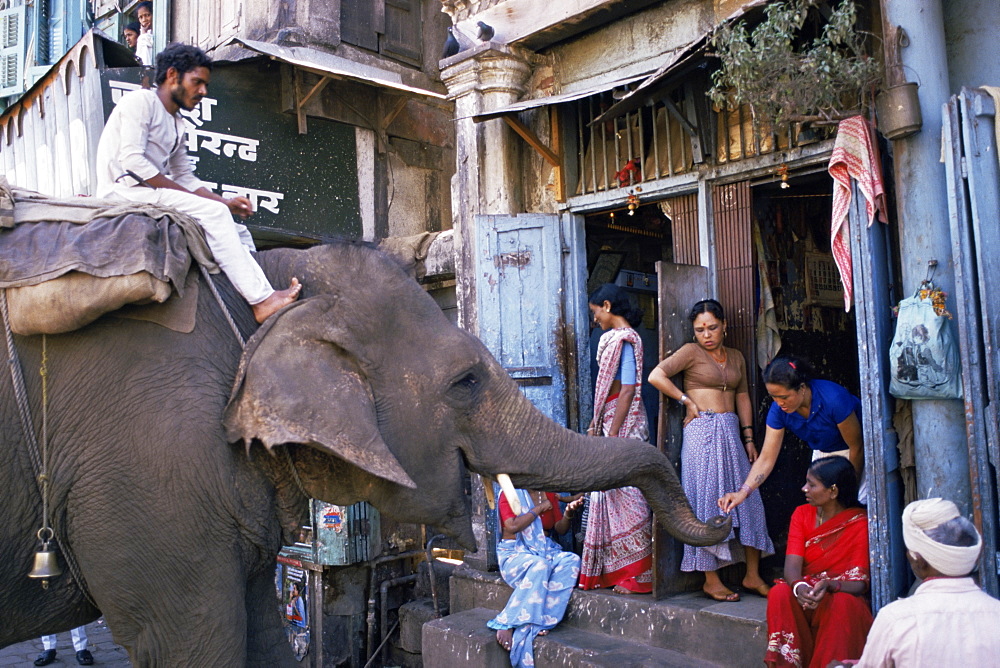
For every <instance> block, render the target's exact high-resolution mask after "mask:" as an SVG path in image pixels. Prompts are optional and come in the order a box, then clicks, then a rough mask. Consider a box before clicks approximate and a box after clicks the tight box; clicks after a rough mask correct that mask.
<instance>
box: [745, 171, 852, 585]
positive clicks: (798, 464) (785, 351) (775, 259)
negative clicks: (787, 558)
mask: <svg viewBox="0 0 1000 668" xmlns="http://www.w3.org/2000/svg"><path fill="white" fill-rule="evenodd" d="M787 176H788V178H787V179H784V178H770V179H768V180H767V181H765V182H763V183H756V184H753V183H752V184H751V193H752V221H751V224H752V226H753V229H752V230H751V234H752V238H753V241H754V245H755V246H757V250H756V252H755V254H754V255H755V263H756V266H757V280H756V283H757V285H756V298H755V303H756V305H757V307H758V309H757V318H758V325H759V324H760V323H759V319H760V318H761V317H762V315H765V314H762V313H761V310H760V304H761V303H762V302H764V303H765V304H767V303H768V298H770V302H771V303H773V313H772V314H767V315H768V317H770V316H771V315H773V320H772V321H771V322H772V323H773V324H774V325H776V328H777V334H776V336H774V337H773V338H774V339H775V341H773V342H772V344H771V346H770V350H771V351H772V354H773V351H774V349H775V348H776V347H777V346H776V345H775V344H777V343H778V341H780V351H779V352H778V353H777V354H778V355H795V356H797V357H803V358H805V359H807V360H808V361H809V362H811V363H812V365H813V367H814V368H815V370H816V373H817V375H818V376H819V377H820V378H825V379H827V380H831V381H833V382H835V383H839V384H840V385H843V386H844V387H845V388H847V390H848V391H850V392H851V393H852V394H854V395H855V396H861V392H860V390H861V388H860V377H859V372H858V369H859V365H858V356H857V350H858V342H857V328H856V323H855V311H854V310H853V309H852V310H851V311H850V312H845V311H844V297H843V286H842V284H841V281H840V275H839V273H838V271H837V267H836V265H835V263H834V261H833V255H832V254H831V252H830V216H831V204H832V192H833V184H832V180H831V179H830V177H829V175H828V174H826V172H825V171H824V172H814V173H811V174H799V175H796V174H795V173H790V174H788V175H787ZM758 234H759V236H757V235H758ZM764 331H765V330H763V329H762V328H761V327H759V326H758V328H757V336H756V337H755V341H756V345H757V357H758V360H757V361H758V365H757V366H756V368H754V370H753V372H754V378H752V379H751V383H756V385H757V392H756V409H757V410H756V416H755V417H756V420H755V422H754V424H755V425H756V426H757V434H756V436H757V442H758V446H759V444H760V443H762V442H763V432H764V427H765V420H766V417H767V411H768V409H769V408H770V405H771V399H770V397H769V396H768V395H767V391H766V390H765V389H764V386H763V376H762V369H761V366H766V364H765V363H766V361H767V357H769V356H770V355H769V353H767V352H766V350H767V346H766V345H761V344H762V343H766V342H763V341H762V339H764V338H766V335H765V334H764ZM811 458H812V450H810V449H809V447H808V446H806V445H805V444H804V443H803V442H802V441H800V440H799V439H798V438H797V437H796V436H794V435H793V434H791V433H790V432H786V434H785V440H784V443H783V445H782V449H781V455H780V456H779V458H778V461H777V463H776V465H775V467H774V471H773V472H772V473H771V475H770V476H769V477H768V479H767V481H765V482H764V484H763V485H762V486H761V490H760V491H761V495H762V498H763V501H764V508H765V511H766V513H767V525H768V531H769V533H770V535H771V538H772V540H773V541H774V545H775V550H776V556H775V557H772V558H771V559H770V560H769V561H768V562H765V563H766V564H767V565H768V566H772V567H774V568H775V569H778V568H780V567H781V564H782V563H783V557H782V555H784V552H785V547H786V545H787V541H788V523H789V521H790V519H791V515H792V512H793V511H794V510H795V508H796V507H797V506H799V505H801V504H802V503H803V502H804V498H803V495H802V492H801V491H800V488H801V487H802V484H803V481H804V479H805V472H806V469H808V467H809V463H810V461H811Z"/></svg>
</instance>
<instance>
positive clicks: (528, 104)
mask: <svg viewBox="0 0 1000 668" xmlns="http://www.w3.org/2000/svg"><path fill="white" fill-rule="evenodd" d="M648 76H649V72H648V71H647V72H646V73H645V74H639V75H636V76H632V77H626V78H624V79H616V80H614V81H608V82H605V83H602V84H596V85H593V86H588V87H587V88H582V89H580V90H577V91H573V92H572V93H562V94H560V95H549V96H548V97H537V98H535V99H533V100H522V101H520V102H515V103H514V104H510V105H507V106H506V107H502V108H500V109H495V110H493V111H487V112H484V113H482V114H476V115H474V116H472V120H473V121H474V122H476V123H482V122H483V121H488V120H490V119H492V118H499V117H500V116H506V115H507V114H515V113H517V112H520V111H527V110H528V109H537V108H538V107H547V106H550V105H553V104H560V103H562V102H572V101H573V100H580V99H582V98H585V97H590V96H591V95H596V94H597V93H603V92H604V91H607V90H611V89H612V88H618V87H620V86H627V85H629V84H632V83H635V82H636V81H641V80H643V79H645V78H647V77H648ZM466 118H468V116H466ZM458 120H460V119H458Z"/></svg>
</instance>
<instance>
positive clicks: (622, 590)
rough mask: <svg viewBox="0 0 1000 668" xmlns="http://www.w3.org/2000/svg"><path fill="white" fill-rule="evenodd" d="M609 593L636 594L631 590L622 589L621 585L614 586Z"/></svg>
mask: <svg viewBox="0 0 1000 668" xmlns="http://www.w3.org/2000/svg"><path fill="white" fill-rule="evenodd" d="M611 591H613V592H614V593H616V594H635V593H636V592H634V591H632V590H631V589H628V588H627V587H623V586H621V585H615V586H614V587H612V589H611Z"/></svg>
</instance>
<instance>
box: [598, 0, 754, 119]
mask: <svg viewBox="0 0 1000 668" xmlns="http://www.w3.org/2000/svg"><path fill="white" fill-rule="evenodd" d="M770 1H771V0H749V1H748V2H745V3H744V4H743V5H741V6H740V8H739V9H737V10H736V11H735V12H733V13H732V14H730V15H729V16H728V17H727V18H726V19H725V21H723V22H722V23H727V22H729V21H735V20H737V19H739V18H741V17H743V16H744V15H745V14H746V13H747V12H749V11H750V10H752V9H756V8H757V7H761V6H763V5H766V4H767V3H768V2H770ZM713 32H715V28H714V27H713V28H712V29H711V30H709V31H707V32H706V33H705V34H704V35H702V36H701V37H699V38H698V39H696V40H693V41H692V42H689V43H688V44H686V45H685V46H682V47H679V48H677V49H675V50H674V51H672V52H671V53H670V55H668V56H667V58H666V60H665V61H664V62H663V64H662V65H660V67H659V68H657V70H656V71H655V72H653V74H651V75H650V76H649V78H647V79H646V80H645V81H643V82H642V83H641V84H639V86H638V87H637V88H636V89H635V90H634V91H632V92H631V93H629V94H628V95H626V96H625V97H623V98H622V99H621V100H619V101H618V102H615V103H614V104H613V105H611V106H610V107H609V108H608V110H607V111H605V112H604V113H603V114H601V115H600V116H598V117H597V118H595V119H594V120H593V121H591V124H595V123H601V122H603V121H606V120H608V119H612V118H617V117H619V116H622V115H623V114H627V113H628V112H630V111H635V110H636V109H638V108H639V107H641V106H642V105H643V103H645V102H646V100H647V99H648V97H649V95H650V93H653V92H655V91H657V90H659V89H660V88H661V87H662V85H663V84H664V83H666V82H667V80H669V79H671V78H673V77H675V76H677V75H680V74H681V73H682V71H684V69H685V66H686V65H690V64H691V63H692V62H694V61H695V59H697V58H701V57H703V56H704V55H705V49H706V47H707V46H708V42H709V39H710V37H711V35H712V33H713Z"/></svg>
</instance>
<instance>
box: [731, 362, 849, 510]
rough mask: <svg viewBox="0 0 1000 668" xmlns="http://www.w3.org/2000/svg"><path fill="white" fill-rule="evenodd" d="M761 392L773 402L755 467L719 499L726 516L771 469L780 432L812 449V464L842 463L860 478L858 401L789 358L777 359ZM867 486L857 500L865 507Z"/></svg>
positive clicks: (778, 443) (808, 368) (781, 435)
mask: <svg viewBox="0 0 1000 668" xmlns="http://www.w3.org/2000/svg"><path fill="white" fill-rule="evenodd" d="M764 386H765V387H766V388H767V393H768V394H770V395H771V398H772V399H774V403H773V404H771V408H770V410H769V411H768V413H767V431H766V433H765V435H764V445H763V447H762V448H761V451H760V455H759V456H758V457H757V461H755V462H754V464H753V466H752V467H751V468H750V473H749V474H748V475H747V479H746V481H745V482H744V483H743V486H742V487H740V489H739V490H738V491H736V492H730V493H729V494H726V495H725V496H723V497H722V498H721V499H719V507H720V508H721V509H722V510H723V511H725V512H729V511H730V510H732V509H733V508H735V507H736V506H738V505H740V504H741V503H743V501H744V500H745V499H746V498H747V496H749V495H750V493H751V492H752V491H753V490H755V489H757V488H758V487H760V485H761V484H762V483H763V482H764V481H765V480H767V476H769V475H770V474H771V471H772V469H774V463H775V461H777V459H778V453H779V452H780V451H781V443H782V440H783V439H784V437H785V429H788V430H789V431H791V432H792V433H793V434H795V435H796V436H798V437H799V438H801V439H802V440H803V441H805V443H806V445H808V446H809V447H810V448H812V449H813V460H814V461H815V460H817V459H820V458H822V457H828V456H831V455H840V456H843V457H847V458H848V459H849V460H850V462H851V464H853V465H854V472H855V473H856V474H857V475H858V477H859V478H860V477H861V474H862V472H863V471H864V463H865V460H864V457H865V451H864V447H863V443H862V440H861V400H860V399H858V398H857V397H855V396H854V395H853V394H851V393H850V392H848V391H847V390H846V389H845V388H844V387H842V386H840V385H838V384H837V383H834V382H831V381H829V380H821V379H818V378H814V373H813V370H812V368H811V367H810V366H809V365H808V364H807V363H806V362H805V361H803V360H799V359H796V358H794V357H779V358H777V359H775V360H774V361H773V362H771V363H770V364H769V365H768V367H767V369H765V370H764ZM866 492H867V490H866V485H864V484H863V483H862V485H861V492H860V493H859V495H858V496H859V497H860V498H861V500H862V502H864V500H865V497H866V496H867V494H866Z"/></svg>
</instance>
